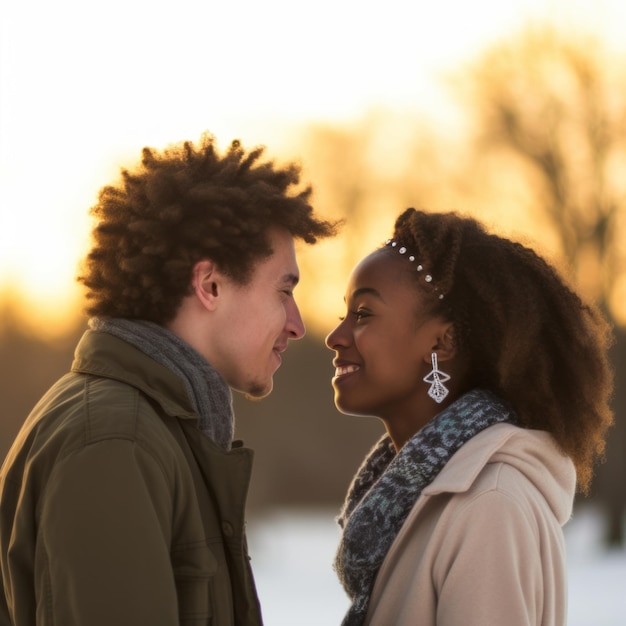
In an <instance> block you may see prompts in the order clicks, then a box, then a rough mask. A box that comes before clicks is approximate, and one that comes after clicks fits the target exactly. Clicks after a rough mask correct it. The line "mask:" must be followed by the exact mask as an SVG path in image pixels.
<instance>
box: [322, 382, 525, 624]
mask: <svg viewBox="0 0 626 626" xmlns="http://www.w3.org/2000/svg"><path fill="white" fill-rule="evenodd" d="M515 421H516V418H515V414H514V413H513V411H512V410H511V409H510V408H509V407H508V406H506V405H505V404H504V403H503V402H502V401H501V400H500V399H499V398H498V397H497V396H495V395H494V394H493V393H491V392H489V391H486V390H483V389H474V390H472V391H470V392H468V393H466V394H465V395H463V396H461V397H460V398H459V399H458V400H456V401H455V402H454V403H452V404H451V405H450V406H449V407H447V408H446V409H445V410H444V411H442V412H441V413H439V414H438V415H437V416H436V417H435V418H434V419H433V420H431V421H430V422H429V423H428V424H426V426H424V427H423V428H422V429H421V430H420V431H419V432H418V433H417V434H416V435H414V436H413V438H412V439H410V440H409V441H408V442H407V443H406V445H405V446H404V447H403V448H402V449H401V450H400V451H399V452H398V453H397V454H396V451H395V448H394V446H393V444H392V442H391V439H390V438H389V436H388V435H385V436H383V437H382V438H381V439H380V440H379V441H378V443H377V444H376V445H375V446H374V447H373V448H372V450H371V451H370V453H369V454H368V455H367V457H366V458H365V460H364V462H363V464H362V465H361V467H360V468H359V470H358V472H357V474H356V476H355V478H354V480H353V481H352V484H351V485H350V488H349V490H348V495H347V497H346V500H345V503H344V505H343V507H342V510H341V512H340V514H339V517H338V518H337V521H338V523H339V525H340V526H341V528H342V529H343V534H342V538H341V542H340V544H339V549H338V551H337V556H336V558H335V564H334V566H335V570H336V572H337V575H338V576H339V580H340V581H341V584H342V585H343V587H344V589H345V590H346V592H347V594H348V596H349V597H350V599H351V601H352V605H351V607H350V609H349V610H348V612H347V614H346V616H345V618H344V620H343V622H342V626H360V625H361V624H363V622H364V620H365V616H366V614H367V607H368V603H369V598H370V595H371V592H372V588H373V586H374V580H375V578H376V574H377V573H378V570H379V568H380V566H381V564H382V562H383V559H384V558H385V556H386V554H387V552H388V551H389V548H390V546H391V544H392V543H393V540H394V539H395V537H396V535H397V534H398V532H399V530H400V528H401V526H402V524H403V523H404V521H405V520H406V518H407V516H408V514H409V512H410V511H411V508H412V507H413V505H414V504H415V502H416V500H417V498H418V497H419V495H420V494H421V492H422V490H423V489H424V488H425V487H426V486H427V485H429V484H430V483H431V482H432V481H433V480H434V479H435V477H436V476H437V474H438V473H439V472H440V471H441V469H442V468H443V467H444V465H445V464H446V463H447V462H448V461H449V460H450V458H451V457H452V455H453V454H454V453H455V452H456V451H457V450H458V449H459V448H460V447H461V446H462V445H463V444H464V443H465V442H467V441H469V440H470V439H471V438H472V437H473V436H474V435H476V434H478V433H479V432H480V431H482V430H484V429H485V428H487V427H489V426H491V425H493V424H496V423H498V422H513V423H514V422H515Z"/></svg>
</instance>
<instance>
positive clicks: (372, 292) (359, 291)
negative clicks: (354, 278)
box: [352, 287, 385, 302]
mask: <svg viewBox="0 0 626 626" xmlns="http://www.w3.org/2000/svg"><path fill="white" fill-rule="evenodd" d="M366 293H367V294H370V295H372V296H374V297H375V298H378V299H379V300H380V301H381V302H384V301H385V300H384V298H383V297H382V296H381V295H380V291H378V289H374V288H373V287H359V289H356V290H355V291H354V292H353V293H352V299H353V300H354V298H358V297H359V296H362V295H363V294H366Z"/></svg>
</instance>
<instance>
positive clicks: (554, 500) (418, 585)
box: [366, 424, 576, 626]
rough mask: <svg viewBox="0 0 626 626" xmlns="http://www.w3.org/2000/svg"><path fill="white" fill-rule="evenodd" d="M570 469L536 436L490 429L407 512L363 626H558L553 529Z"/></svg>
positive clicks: (568, 490) (565, 513) (563, 514)
mask: <svg viewBox="0 0 626 626" xmlns="http://www.w3.org/2000/svg"><path fill="white" fill-rule="evenodd" d="M575 482H576V476H575V470H574V466H573V464H572V462H571V460H570V459H569V458H567V457H566V456H564V455H563V454H562V453H560V452H559V451H558V450H557V448H556V446H555V444H554V442H553V440H552V438H551V436H550V435H548V434H547V433H545V432H541V431H532V430H530V431H529V430H523V429H521V428H517V427H515V426H511V425H509V424H498V425H495V426H492V427H490V428H488V429H487V430H485V431H483V432H482V433H480V434H479V435H477V436H476V437H474V438H473V439H472V440H471V441H469V442H468V443H466V444H465V445H464V446H463V447H462V448H461V449H460V450H459V451H458V452H457V453H456V454H455V455H454V456H453V457H452V459H451V460H450V461H449V462H448V463H447V465H446V466H445V468H444V469H443V470H442V471H441V473H440V474H439V475H438V477H437V478H436V479H435V480H434V481H433V482H432V483H431V485H429V486H428V487H427V488H426V489H425V490H424V491H423V493H422V495H421V496H420V498H419V499H418V500H417V502H416V503H415V506H414V507H413V509H412V511H411V513H410V514H409V516H408V518H407V520H406V521H405V523H404V525H403V526H402V528H401V530H400V532H399V534H398V536H397V537H396V540H395V542H394V543H393V544H392V546H391V548H390V550H389V553H388V554H387V556H386V558H385V560H384V562H383V564H382V566H381V569H380V571H379V573H378V576H377V579H376V583H375V586H374V589H373V592H372V597H371V600H370V604H369V612H368V616H367V619H366V624H368V625H369V626H409V625H410V626H429V625H433V626H434V625H436V626H531V625H532V626H562V625H565V623H566V608H567V602H566V575H565V547H564V539H563V532H562V525H563V524H565V522H566V521H567V520H568V519H569V517H570V515H571V512H572V505H573V498H574V491H575Z"/></svg>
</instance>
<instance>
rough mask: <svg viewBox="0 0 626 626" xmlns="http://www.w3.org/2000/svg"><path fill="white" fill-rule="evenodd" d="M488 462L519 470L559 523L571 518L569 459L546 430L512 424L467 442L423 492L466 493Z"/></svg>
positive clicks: (572, 490) (573, 477) (571, 470)
mask: <svg viewBox="0 0 626 626" xmlns="http://www.w3.org/2000/svg"><path fill="white" fill-rule="evenodd" d="M490 463H505V464H507V465H510V466H511V467H514V468H515V469H517V470H518V471H520V472H521V473H522V474H523V475H524V476H525V477H526V478H527V479H528V480H529V481H530V482H531V483H532V484H533V485H534V486H535V487H536V488H537V490H538V491H539V492H540V493H541V494H542V495H543V497H544V498H545V500H546V502H547V503H548V505H549V506H550V508H551V510H552V512H553V514H554V516H555V518H556V519H557V520H558V522H559V524H561V525H563V524H565V523H566V522H567V520H568V519H569V518H570V517H571V514H572V508H573V502H574V494H575V491H576V470H575V469H574V464H573V462H572V460H571V459H570V458H569V457H568V456H567V455H566V454H565V453H563V452H562V451H561V450H560V449H559V448H558V446H557V445H556V442H555V441H554V438H553V437H552V435H550V434H549V433H547V432H545V431H540V430H529V429H525V428H519V427H517V426H512V425H511V424H496V425H494V426H491V427H489V428H487V429H486V430H484V431H483V432H482V433H480V434H478V435H477V436H476V437H474V438H473V439H471V440H470V441H468V442H467V443H466V444H465V445H464V446H463V447H462V448H461V449H460V450H458V451H457V453H456V454H455V455H454V456H453V457H452V459H451V460H450V462H449V463H448V465H447V466H446V468H444V470H442V471H441V473H440V474H439V475H438V476H437V478H436V479H435V480H434V481H433V482H432V483H431V484H430V485H429V486H428V487H427V488H426V489H424V491H423V495H425V496H427V495H435V494H439V493H462V492H465V491H467V490H469V488H470V487H471V485H472V484H473V483H474V481H475V480H476V479H477V477H478V474H479V473H480V472H481V470H482V469H483V467H484V466H485V465H488V464H490Z"/></svg>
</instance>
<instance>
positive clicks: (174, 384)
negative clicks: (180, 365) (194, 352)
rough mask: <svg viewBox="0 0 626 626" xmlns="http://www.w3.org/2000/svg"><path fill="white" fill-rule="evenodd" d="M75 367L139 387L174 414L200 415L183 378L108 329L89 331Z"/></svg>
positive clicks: (80, 345)
mask: <svg viewBox="0 0 626 626" xmlns="http://www.w3.org/2000/svg"><path fill="white" fill-rule="evenodd" d="M71 369H72V371H73V372H77V373H81V374H91V375H93V376H101V377H103V378H111V379H113V380H118V381H120V382H123V383H126V384H128V385H131V386H133V387H136V388H137V389H139V390H140V391H142V392H143V393H144V394H146V395H147V396H148V397H150V398H151V399H152V400H154V401H155V402H156V403H157V404H158V405H159V406H160V407H161V408H162V410H163V411H164V412H165V413H166V414H167V415H170V416H172V417H179V418H183V419H194V420H197V419H198V414H197V413H196V412H195V411H194V409H193V406H192V404H191V400H190V399H189V396H188V394H187V390H186V388H185V383H184V382H183V380H181V379H180V378H179V377H178V376H176V374H174V373H173V372H172V371H171V370H169V369H168V368H166V367H165V366H163V365H161V364H160V363H157V362H156V361H154V360H153V359H151V358H150V357H149V356H147V355H145V354H144V353H143V352H141V351H140V350H138V349H137V348H135V347H133V346H131V345H130V344H129V343H126V342H125V341H123V340H121V339H119V338H117V337H114V336H113V335H109V334H108V333H102V332H96V331H92V330H88V331H86V332H85V334H84V335H83V336H82V338H81V340H80V342H79V343H78V346H77V347H76V351H75V354H74V361H73V363H72V368H71Z"/></svg>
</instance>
